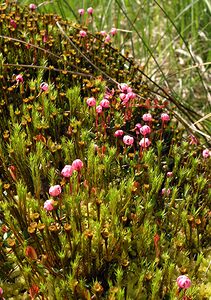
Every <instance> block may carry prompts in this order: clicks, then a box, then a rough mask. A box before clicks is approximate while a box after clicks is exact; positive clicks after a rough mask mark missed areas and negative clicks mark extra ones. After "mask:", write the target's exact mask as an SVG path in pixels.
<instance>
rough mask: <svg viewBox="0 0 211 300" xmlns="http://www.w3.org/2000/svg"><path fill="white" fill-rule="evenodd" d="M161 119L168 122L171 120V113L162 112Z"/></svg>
mask: <svg viewBox="0 0 211 300" xmlns="http://www.w3.org/2000/svg"><path fill="white" fill-rule="evenodd" d="M161 120H162V121H163V122H168V121H169V120H170V117H169V115H168V114H167V113H162V114H161Z"/></svg>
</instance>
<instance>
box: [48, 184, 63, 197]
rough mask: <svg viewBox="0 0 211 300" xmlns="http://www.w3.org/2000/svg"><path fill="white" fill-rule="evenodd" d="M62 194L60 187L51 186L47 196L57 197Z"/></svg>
mask: <svg viewBox="0 0 211 300" xmlns="http://www.w3.org/2000/svg"><path fill="white" fill-rule="evenodd" d="M61 192H62V188H61V186H60V185H58V184H57V185H53V186H51V187H50V189H49V194H50V195H51V196H53V197H56V196H59V195H60V194H61Z"/></svg>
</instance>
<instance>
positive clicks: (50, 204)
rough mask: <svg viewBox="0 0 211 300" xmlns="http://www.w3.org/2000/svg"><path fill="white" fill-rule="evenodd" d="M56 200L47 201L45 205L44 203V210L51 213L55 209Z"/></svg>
mask: <svg viewBox="0 0 211 300" xmlns="http://www.w3.org/2000/svg"><path fill="white" fill-rule="evenodd" d="M53 204H54V200H53V199H50V200H46V201H45V203H44V209H45V210H47V211H51V210H53V209H54V206H53Z"/></svg>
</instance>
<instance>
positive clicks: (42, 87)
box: [40, 82, 48, 92]
mask: <svg viewBox="0 0 211 300" xmlns="http://www.w3.org/2000/svg"><path fill="white" fill-rule="evenodd" d="M40 88H41V90H42V91H44V92H46V91H47V90H48V84H47V83H46V82H42V83H41V85H40Z"/></svg>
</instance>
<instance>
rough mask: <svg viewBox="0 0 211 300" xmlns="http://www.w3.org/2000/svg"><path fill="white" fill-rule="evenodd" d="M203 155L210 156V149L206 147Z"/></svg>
mask: <svg viewBox="0 0 211 300" xmlns="http://www.w3.org/2000/svg"><path fill="white" fill-rule="evenodd" d="M202 156H203V157H204V158H209V157H210V151H209V149H204V150H203V152H202Z"/></svg>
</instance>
